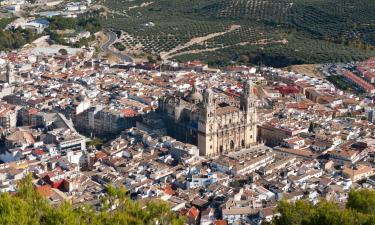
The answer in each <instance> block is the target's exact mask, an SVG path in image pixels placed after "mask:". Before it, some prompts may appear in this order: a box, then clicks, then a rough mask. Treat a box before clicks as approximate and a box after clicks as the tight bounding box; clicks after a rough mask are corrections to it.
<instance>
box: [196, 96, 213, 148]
mask: <svg viewBox="0 0 375 225" xmlns="http://www.w3.org/2000/svg"><path fill="white" fill-rule="evenodd" d="M215 114H216V101H215V97H214V93H213V91H212V90H211V89H206V90H205V91H204V92H203V101H202V108H201V112H200V114H199V120H198V148H199V153H200V154H201V155H212V154H214V149H216V147H215V146H214V144H215V143H216V141H215V140H214V139H215V138H216V135H214V133H215V131H216V123H215Z"/></svg>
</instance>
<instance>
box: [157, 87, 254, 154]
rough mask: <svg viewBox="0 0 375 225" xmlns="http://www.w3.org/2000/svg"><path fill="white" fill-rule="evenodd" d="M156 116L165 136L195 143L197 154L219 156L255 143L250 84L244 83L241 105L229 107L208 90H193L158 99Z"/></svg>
mask: <svg viewBox="0 0 375 225" xmlns="http://www.w3.org/2000/svg"><path fill="white" fill-rule="evenodd" d="M157 114H158V116H159V117H161V118H162V120H163V122H164V125H165V127H166V128H167V134H168V135H170V136H172V137H174V138H176V139H177V140H180V141H183V142H188V143H191V144H195V145H197V146H198V148H199V151H200V154H201V155H205V156H214V155H220V154H224V153H227V152H231V151H235V150H239V149H241V148H247V147H250V146H251V145H253V144H256V140H257V137H256V108H255V96H254V94H253V86H252V82H251V81H250V80H249V81H246V82H244V85H243V91H242V94H241V96H240V103H239V105H238V104H237V105H236V104H230V103H228V101H225V98H220V96H219V97H218V96H216V93H214V91H213V90H211V89H206V90H204V91H203V93H201V92H200V91H199V90H197V88H196V87H193V89H192V91H191V92H190V94H189V95H188V96H175V95H168V96H165V97H163V98H161V99H160V100H159V108H158V110H157Z"/></svg>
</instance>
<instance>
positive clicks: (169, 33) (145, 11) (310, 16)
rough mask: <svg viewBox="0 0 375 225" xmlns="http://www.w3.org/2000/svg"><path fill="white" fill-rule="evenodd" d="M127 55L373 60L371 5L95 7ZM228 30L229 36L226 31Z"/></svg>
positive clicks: (124, 0)
mask: <svg viewBox="0 0 375 225" xmlns="http://www.w3.org/2000/svg"><path fill="white" fill-rule="evenodd" d="M98 4H100V5H102V6H105V7H106V9H108V10H107V13H106V14H105V16H103V18H102V20H103V23H104V25H105V26H106V27H111V28H113V29H117V30H122V31H124V32H123V35H122V37H121V39H120V42H121V43H122V44H123V45H124V46H125V48H126V51H128V52H130V53H134V52H138V53H144V54H145V55H147V54H150V55H160V56H161V58H162V59H176V60H190V59H200V60H203V61H205V62H208V63H210V64H211V65H217V66H222V65H227V64H228V63H231V62H240V63H245V64H247V63H258V64H265V65H271V66H280V67H283V66H288V65H291V64H301V63H303V64H305V63H307V64H311V63H326V62H347V61H353V60H360V59H364V58H366V57H369V56H374V55H375V13H373V12H374V11H375V1H374V0H158V1H151V0H149V1H148V0H99V3H98ZM233 27H235V29H232V28H233Z"/></svg>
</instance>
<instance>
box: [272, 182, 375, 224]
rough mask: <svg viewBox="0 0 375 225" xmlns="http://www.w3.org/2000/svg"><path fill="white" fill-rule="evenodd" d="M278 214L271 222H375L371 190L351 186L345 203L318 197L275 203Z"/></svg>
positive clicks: (374, 206)
mask: <svg viewBox="0 0 375 225" xmlns="http://www.w3.org/2000/svg"><path fill="white" fill-rule="evenodd" d="M278 212H279V213H280V215H279V216H278V217H276V218H275V219H274V221H273V222H272V224H273V225H299V224H301V225H302V224H303V225H322V224H325V225H370V224H375V191H374V190H367V189H363V190H352V191H351V192H350V193H349V199H348V202H347V203H346V206H342V207H340V205H339V204H336V203H334V202H327V201H324V200H322V201H321V202H319V203H318V204H316V205H311V204H310V203H309V202H307V201H305V200H300V201H297V202H295V203H288V202H285V201H282V202H280V203H279V206H278Z"/></svg>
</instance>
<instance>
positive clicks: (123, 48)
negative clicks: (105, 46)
mask: <svg viewBox="0 0 375 225" xmlns="http://www.w3.org/2000/svg"><path fill="white" fill-rule="evenodd" d="M113 47H115V48H116V49H117V50H119V51H124V50H125V46H124V45H123V44H122V43H120V42H116V43H114V44H113Z"/></svg>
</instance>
